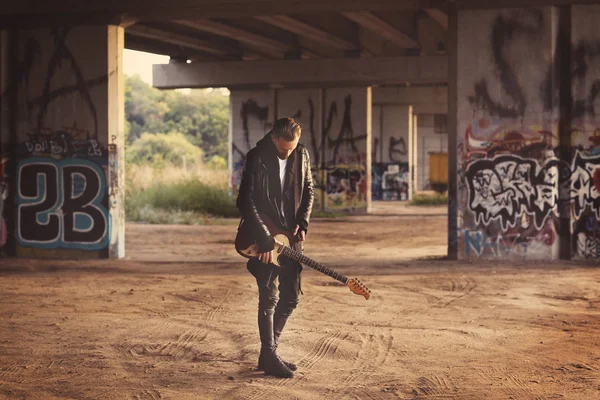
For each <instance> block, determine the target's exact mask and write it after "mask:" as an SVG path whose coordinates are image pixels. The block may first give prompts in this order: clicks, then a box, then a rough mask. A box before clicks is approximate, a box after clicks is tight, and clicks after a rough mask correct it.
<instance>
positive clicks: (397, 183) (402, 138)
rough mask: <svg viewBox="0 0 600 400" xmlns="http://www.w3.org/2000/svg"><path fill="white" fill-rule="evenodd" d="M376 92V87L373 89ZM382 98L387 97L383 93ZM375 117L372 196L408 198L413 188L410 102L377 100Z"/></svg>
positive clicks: (373, 126) (374, 110) (374, 109)
mask: <svg viewBox="0 0 600 400" xmlns="http://www.w3.org/2000/svg"><path fill="white" fill-rule="evenodd" d="M373 92H374V94H373V96H375V88H374V89H373ZM380 100H384V99H382V97H381V92H380ZM373 102H374V104H373V118H372V121H373V123H372V130H373V134H372V138H373V139H372V141H371V142H372V148H373V150H372V155H373V162H372V163H371V165H372V168H373V170H372V177H373V183H372V185H371V187H372V198H373V199H374V200H407V199H408V192H409V186H408V183H409V166H408V154H409V147H408V141H409V108H410V106H409V105H405V104H394V103H391V104H389V103H383V104H377V103H375V98H374V100H373Z"/></svg>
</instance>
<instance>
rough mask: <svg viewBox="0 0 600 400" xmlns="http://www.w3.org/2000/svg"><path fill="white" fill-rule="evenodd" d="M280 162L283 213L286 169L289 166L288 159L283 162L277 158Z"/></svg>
mask: <svg viewBox="0 0 600 400" xmlns="http://www.w3.org/2000/svg"><path fill="white" fill-rule="evenodd" d="M277 160H278V161H279V181H280V182H281V204H280V205H279V207H280V210H281V213H283V184H284V183H285V167H286V166H287V161H288V160H287V159H285V160H282V159H281V158H279V157H277Z"/></svg>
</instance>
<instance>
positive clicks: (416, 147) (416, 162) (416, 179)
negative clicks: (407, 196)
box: [411, 114, 420, 192]
mask: <svg viewBox="0 0 600 400" xmlns="http://www.w3.org/2000/svg"><path fill="white" fill-rule="evenodd" d="M412 126H413V148H412V149H411V150H412V152H413V154H414V156H413V157H414V158H413V164H414V165H413V177H414V180H413V192H416V191H418V190H419V183H420V182H419V162H420V157H419V135H418V125H417V115H416V114H414V115H413V125H412Z"/></svg>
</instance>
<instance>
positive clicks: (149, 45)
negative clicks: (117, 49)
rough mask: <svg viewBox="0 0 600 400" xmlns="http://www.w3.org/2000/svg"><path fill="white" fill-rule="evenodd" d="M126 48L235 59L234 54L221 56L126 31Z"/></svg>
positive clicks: (195, 58)
mask: <svg viewBox="0 0 600 400" xmlns="http://www.w3.org/2000/svg"><path fill="white" fill-rule="evenodd" d="M125 48H126V49H130V50H137V51H144V52H148V53H154V54H164V55H166V56H171V57H176V58H182V59H189V60H192V61H233V60H236V58H234V57H233V56H221V55H217V54H211V53H207V52H205V51H199V50H195V49H190V48H188V47H184V46H181V45H177V44H173V43H165V42H161V41H157V40H153V39H148V38H145V37H141V36H135V35H131V34H129V33H125Z"/></svg>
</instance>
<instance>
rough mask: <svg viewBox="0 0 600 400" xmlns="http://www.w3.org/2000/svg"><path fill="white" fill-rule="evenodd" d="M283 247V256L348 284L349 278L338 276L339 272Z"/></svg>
mask: <svg viewBox="0 0 600 400" xmlns="http://www.w3.org/2000/svg"><path fill="white" fill-rule="evenodd" d="M281 247H283V251H282V254H283V255H284V256H287V257H289V258H291V259H292V260H295V261H298V262H299V263H302V264H304V265H308V266H309V267H311V268H314V269H316V270H317V271H319V272H321V273H323V274H325V275H327V276H330V277H332V278H333V279H335V280H337V281H340V282H342V283H343V284H347V283H348V277H346V276H344V275H342V274H338V273H337V272H335V271H333V270H331V269H329V268H327V267H326V266H324V265H323V264H321V263H319V262H316V261H315V260H311V259H310V258H308V257H306V256H305V255H303V254H302V253H300V252H299V251H296V250H292V249H291V248H289V247H288V246H281Z"/></svg>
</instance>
